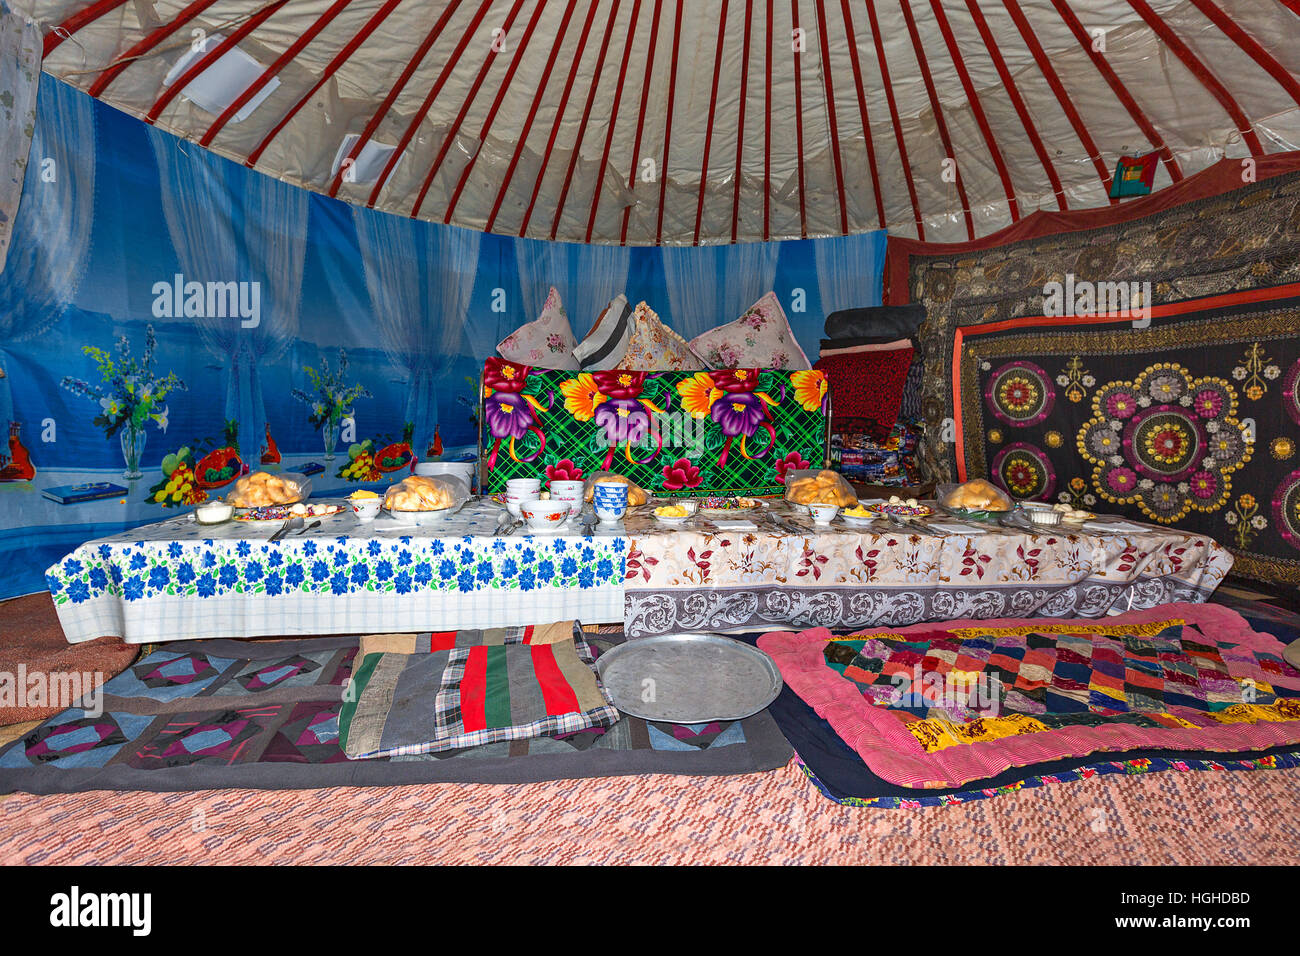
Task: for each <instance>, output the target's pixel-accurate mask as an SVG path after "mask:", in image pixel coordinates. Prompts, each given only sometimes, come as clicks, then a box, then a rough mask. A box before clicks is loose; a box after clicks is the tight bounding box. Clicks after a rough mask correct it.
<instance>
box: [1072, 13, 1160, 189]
mask: <svg viewBox="0 0 1300 956" xmlns="http://www.w3.org/2000/svg"><path fill="white" fill-rule="evenodd" d="M1051 2H1052V6H1054V7H1055V8H1056V12H1057V13H1059V14H1060V15H1061V19H1062V20H1064V21H1065V25H1066V26H1068V27H1069V28H1070V31H1071V32H1072V33H1073V34H1074V37H1075V39H1076V40H1078V41H1079V45H1080V46H1082V47H1083V50H1084V52H1085V53H1087V54H1088V56H1089V57H1091V58H1092V62H1093V63H1094V64H1095V65H1096V67H1097V70H1098V71H1099V72H1100V73H1101V75H1102V76H1103V77H1104V78H1105V80H1106V82H1107V83H1108V84H1109V85H1110V88H1111V90H1112V91H1113V92H1114V94H1115V96H1116V97H1118V98H1119V101H1120V102H1121V103H1123V104H1124V108H1125V109H1127V110H1128V113H1129V116H1131V117H1133V121H1134V122H1135V123H1137V124H1138V128H1139V129H1141V130H1142V132H1143V133H1144V134H1145V135H1146V138H1147V141H1148V142H1149V143H1150V144H1151V145H1152V146H1153V147H1154V148H1155V150H1156V151H1157V152H1158V153H1160V159H1161V161H1162V162H1163V163H1164V164H1165V168H1166V169H1168V170H1169V175H1170V177H1171V178H1172V179H1173V181H1174V182H1178V181H1179V180H1181V179H1182V178H1183V170H1182V168H1181V167H1180V166H1179V165H1178V160H1177V158H1175V156H1174V153H1173V150H1171V149H1170V148H1169V147H1168V146H1166V145H1165V141H1164V138H1163V137H1161V135H1160V134H1159V133H1158V132H1157V131H1156V128H1155V127H1154V126H1152V125H1151V121H1150V120H1149V119H1147V117H1146V114H1145V113H1143V112H1142V108H1141V107H1140V106H1138V104H1137V100H1135V99H1133V95H1132V94H1131V93H1129V91H1128V87H1126V86H1125V85H1124V81H1123V80H1121V79H1120V78H1119V75H1118V74H1116V72H1115V71H1114V70H1113V69H1111V66H1110V64H1109V63H1107V62H1106V58H1105V57H1104V56H1102V55H1101V54H1100V53H1099V52H1098V51H1096V50H1094V49H1093V48H1092V37H1090V36H1089V35H1088V32H1087V31H1086V30H1084V28H1083V24H1082V23H1080V22H1079V18H1078V17H1076V16H1075V15H1074V11H1073V10H1071V9H1070V6H1069V4H1067V3H1066V2H1065V0H1051Z"/></svg>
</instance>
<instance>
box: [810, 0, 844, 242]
mask: <svg viewBox="0 0 1300 956" xmlns="http://www.w3.org/2000/svg"><path fill="white" fill-rule="evenodd" d="M828 32H829V31H828V30H827V24H826V6H825V2H824V0H817V37H818V40H819V41H820V48H821V58H822V59H821V73H822V90H823V91H824V93H825V95H826V115H827V117H828V118H829V119H830V133H831V158H832V159H833V160H834V162H835V188H836V191H837V192H838V193H839V198H840V232H842V233H844V234H845V235H847V234H848V231H849V203H848V199H847V197H846V195H845V192H844V161H843V159H842V158H841V157H840V128H839V121H838V119H837V118H836V116H835V81H834V79H832V77H831V50H830V40H829V39H828V38H827V36H826V34H827V33H828Z"/></svg>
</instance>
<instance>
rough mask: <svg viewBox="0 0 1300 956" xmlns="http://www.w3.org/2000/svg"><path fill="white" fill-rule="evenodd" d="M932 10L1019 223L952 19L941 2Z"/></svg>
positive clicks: (933, 0)
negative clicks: (954, 32)
mask: <svg viewBox="0 0 1300 956" xmlns="http://www.w3.org/2000/svg"><path fill="white" fill-rule="evenodd" d="M930 7H931V9H933V10H934V18H935V20H937V21H938V23H939V32H940V33H942V34H943V42H944V44H945V45H946V46H947V47H948V55H949V56H950V57H952V65H953V66H954V67H956V68H957V77H958V79H960V80H961V86H962V89H963V90H964V91H965V93H966V99H967V101H968V102H969V103H970V108H971V111H972V112H973V113H974V114H975V123H976V125H978V126H979V128H980V134H981V135H982V136H983V137H984V143H985V145H986V146H988V148H989V153H990V154H991V155H992V157H993V165H994V166H996V167H997V170H998V178H999V179H1001V180H1002V189H1003V191H1004V192H1005V193H1006V194H1007V207H1008V208H1009V209H1010V211H1011V221H1012V222H1017V221H1018V220H1019V219H1020V203H1019V202H1017V201H1016V189H1015V186H1013V185H1012V183H1011V174H1010V173H1009V172H1007V164H1006V162H1005V161H1004V160H1003V159H1002V150H1000V149H998V141H997V138H996V137H995V136H994V135H993V128H992V127H991V126H989V120H988V117H987V116H986V115H985V114H984V105H983V104H982V103H980V98H979V91H978V90H976V89H975V84H974V83H973V82H972V81H971V78H970V73H969V72H968V71H967V70H966V61H965V60H963V59H962V57H961V48H960V47H958V46H957V37H956V36H955V35H954V34H953V32H952V24H950V23H949V22H948V18H947V17H946V16H945V15H944V12H943V7H942V6H941V5H940V3H939V0H930Z"/></svg>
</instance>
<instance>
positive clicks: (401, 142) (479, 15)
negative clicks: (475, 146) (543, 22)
mask: <svg viewBox="0 0 1300 956" xmlns="http://www.w3.org/2000/svg"><path fill="white" fill-rule="evenodd" d="M491 8H492V0H483V4H482V6H480V7H479V8H478V11H477V12H476V13H475V14H474V18H473V19H472V20H470V22H469V24H468V25H467V26H466V27H465V28H464V29H463V30H462V31H460V32H461V36H460V42H459V43H457V44H456V47H455V49H454V50H452V51H451V54H450V55H449V56H448V57H447V62H446V63H444V64H443V66H442V70H441V72H439V74H438V76H437V78H436V79H435V80H434V81H433V84H432V85H431V86H430V87H429V92H428V93H426V94H425V95H424V100H423V101H422V102H421V103H420V106H419V108H418V109H417V110H416V111H415V115H414V116H412V117H411V122H410V123H408V124H407V126H406V130H405V132H403V133H402V136H401V138H400V139H398V141H397V145H396V146H394V147H393V152H392V154H391V155H390V156H389V157H388V161H387V162H385V163H384V168H383V169H382V170H380V171H379V177H378V178H377V179H376V180H375V185H374V188H372V189H371V190H370V196H369V197H368V198H367V199H366V205H367V206H369V207H370V208H372V209H373V208H374V205H375V202H376V200H378V199H379V193H380V192H381V191H382V190H383V188H384V184H385V183H387V182H388V177H389V176H391V175H392V174H393V170H394V169H396V168H397V162H398V160H400V159H401V158H402V152H403V151H404V150H405V149H406V147H407V145H408V144H409V143H410V142H411V140H412V139H414V138H415V132H416V130H418V129H419V128H420V124H421V123H423V122H424V118H425V117H426V116H428V115H429V110H430V109H432V108H433V101H434V100H436V99H437V98H438V94H439V93H441V92H442V88H443V86H444V85H445V84H446V82H447V80H448V78H449V77H450V76H451V74H452V71H453V70H454V69H455V68H456V66H457V65H458V64H459V63H460V57H461V54H462V53H464V52H465V47H467V46H469V41H470V40H471V39H472V38H473V36H474V32H475V31H476V30H477V29H478V28H479V26H480V25H481V24H482V23H483V18H484V17H485V16H487V12H488V10H490V9H491Z"/></svg>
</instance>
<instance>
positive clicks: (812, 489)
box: [785, 468, 858, 508]
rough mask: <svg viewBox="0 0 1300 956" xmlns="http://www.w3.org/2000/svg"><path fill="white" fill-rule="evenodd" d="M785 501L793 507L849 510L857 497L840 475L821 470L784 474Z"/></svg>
mask: <svg viewBox="0 0 1300 956" xmlns="http://www.w3.org/2000/svg"><path fill="white" fill-rule="evenodd" d="M785 500H786V501H788V502H790V503H791V504H795V505H839V506H840V507H841V508H851V507H853V506H854V505H856V504H857V503H858V495H857V492H855V491H854V490H853V486H852V485H851V484H849V483H848V482H847V481H846V480H845V479H844V477H843V476H842V475H839V474H837V473H836V472H833V471H831V470H830V469H829V468H823V469H822V470H821V471H788V472H786V475H785Z"/></svg>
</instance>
